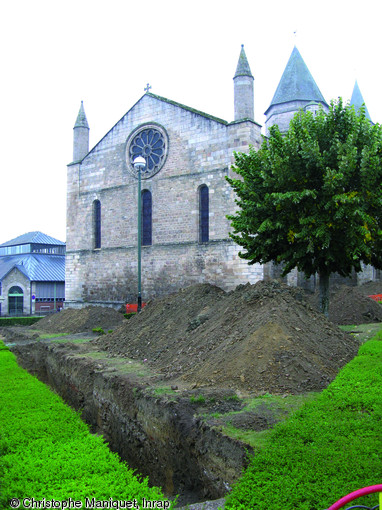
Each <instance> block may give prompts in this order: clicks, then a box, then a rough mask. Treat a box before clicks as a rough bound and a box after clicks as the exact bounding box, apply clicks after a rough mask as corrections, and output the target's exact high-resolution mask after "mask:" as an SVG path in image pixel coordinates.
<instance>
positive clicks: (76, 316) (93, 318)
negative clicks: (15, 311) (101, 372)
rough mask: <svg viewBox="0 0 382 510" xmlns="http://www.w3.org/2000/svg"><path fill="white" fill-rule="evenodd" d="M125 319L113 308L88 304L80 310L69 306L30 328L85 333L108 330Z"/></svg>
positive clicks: (53, 331)
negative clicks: (97, 329)
mask: <svg viewBox="0 0 382 510" xmlns="http://www.w3.org/2000/svg"><path fill="white" fill-rule="evenodd" d="M124 321H125V319H124V317H123V315H122V314H121V313H119V312H117V311H115V310H114V309H112V308H105V307H103V306H88V307H86V308H81V309H79V310H76V309H73V308H68V309H67V310H62V311H61V312H58V313H54V314H52V315H48V316H46V317H44V318H43V319H41V320H39V321H38V322H36V324H34V325H33V326H30V329H32V330H33V329H34V330H38V331H43V332H44V333H83V332H85V331H92V329H93V328H102V329H103V330H104V331H105V332H107V331H109V330H111V329H115V328H116V327H117V326H119V325H121V324H122V322H124Z"/></svg>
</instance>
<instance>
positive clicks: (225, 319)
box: [13, 280, 382, 396]
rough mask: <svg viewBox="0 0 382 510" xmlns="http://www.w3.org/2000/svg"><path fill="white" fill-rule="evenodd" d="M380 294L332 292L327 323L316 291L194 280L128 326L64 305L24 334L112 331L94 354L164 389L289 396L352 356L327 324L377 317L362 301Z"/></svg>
mask: <svg viewBox="0 0 382 510" xmlns="http://www.w3.org/2000/svg"><path fill="white" fill-rule="evenodd" d="M380 292H381V293H382V284H381V283H379V282H370V283H367V284H365V285H363V286H361V287H349V286H345V285H344V286H340V287H336V288H335V289H333V292H332V295H331V300H330V315H329V318H330V320H327V319H326V318H325V317H324V316H323V315H322V314H321V313H319V312H317V311H316V309H317V303H318V296H317V294H315V295H308V294H306V293H305V292H304V291H303V290H301V289H299V288H293V287H289V286H287V285H284V284H282V283H280V282H278V281H276V280H273V281H270V282H264V281H261V282H258V283H257V284H256V285H250V284H247V285H241V286H239V287H237V288H236V289H235V290H234V291H232V292H228V293H226V292H224V291H223V290H222V289H220V288H218V287H215V286H213V285H209V284H200V285H194V286H191V287H188V288H186V289H182V290H181V291H179V292H177V293H175V294H171V295H169V296H166V297H164V298H162V299H156V300H155V301H152V302H149V303H148V304H147V306H146V307H145V308H144V309H143V310H142V312H141V313H140V314H139V315H136V316H134V317H132V318H131V319H130V320H129V321H126V320H125V319H124V318H123V315H122V314H121V313H120V312H117V311H115V310H113V309H111V308H104V307H99V306H90V307H87V308H82V309H79V310H77V309H67V310H63V311H62V312H60V313H56V314H54V315H51V316H47V317H45V318H44V319H41V320H40V321H39V322H38V323H36V324H35V325H33V326H31V327H29V328H27V331H26V332H25V333H24V335H26V338H27V339H28V340H34V339H36V338H37V337H38V335H39V334H40V332H44V333H50V334H52V333H55V334H58V333H67V334H68V333H69V334H72V335H75V334H79V333H85V332H87V333H89V332H91V331H92V330H93V328H97V327H99V328H102V329H103V330H104V331H105V332H107V331H109V330H113V332H112V333H109V334H106V335H102V336H100V337H98V338H97V339H96V340H94V342H96V347H97V348H98V349H100V350H103V351H106V352H107V355H108V356H109V357H126V358H131V359H134V360H137V361H138V362H141V363H143V364H145V365H146V366H147V368H148V369H150V370H152V371H153V372H155V373H156V374H158V375H159V379H161V380H163V381H166V383H167V384H169V385H171V386H173V387H178V388H179V389H186V390H187V389H188V390H189V389H193V390H197V389H198V388H211V389H212V388H215V389H225V390H233V391H237V392H238V393H239V394H240V393H241V394H243V395H244V396H245V395H246V394H251V395H253V394H255V395H256V394H257V395H261V394H263V393H266V392H269V393H275V394H288V393H291V394H298V393H304V392H307V391H319V390H321V389H323V388H325V387H326V386H327V385H328V384H329V383H330V381H331V380H333V378H334V377H335V376H336V374H337V373H338V371H339V369H340V368H341V367H342V366H343V365H344V364H346V363H347V362H348V361H349V360H350V359H352V358H353V357H354V355H355V354H356V352H357V349H358V346H359V344H358V342H357V340H356V338H354V336H351V335H348V334H346V333H344V332H342V331H340V330H339V328H338V327H337V326H336V324H354V325H356V324H363V323H378V322H380V321H382V306H381V305H380V304H379V303H377V302H375V301H373V300H372V299H370V298H369V297H368V296H369V295H371V294H378V293H380ZM311 305H313V307H312V306H311ZM13 329H14V330H15V331H14V332H13V334H14V336H16V332H17V331H20V329H19V328H13ZM24 329H25V328H24ZM21 336H22V335H21ZM68 339H69V338H68Z"/></svg>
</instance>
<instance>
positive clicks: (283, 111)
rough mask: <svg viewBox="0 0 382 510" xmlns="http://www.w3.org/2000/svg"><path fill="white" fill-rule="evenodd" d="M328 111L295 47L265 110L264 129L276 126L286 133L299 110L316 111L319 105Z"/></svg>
mask: <svg viewBox="0 0 382 510" xmlns="http://www.w3.org/2000/svg"><path fill="white" fill-rule="evenodd" d="M320 104H321V105H322V106H323V108H324V109H325V110H327V109H328V104H327V103H326V101H325V99H324V96H323V95H322V94H321V91H320V89H319V88H318V86H317V84H316V82H315V80H314V78H313V76H312V75H311V73H310V71H309V69H308V67H307V65H306V64H305V62H304V59H303V58H302V56H301V54H300V52H299V51H298V49H297V47H296V46H295V47H294V48H293V51H292V53H291V56H290V57H289V60H288V63H287V65H286V67H285V70H284V72H283V75H282V77H281V80H280V82H279V84H278V86H277V89H276V92H275V94H274V96H273V99H272V101H271V104H270V105H269V108H268V109H267V110H266V112H265V115H266V121H265V124H266V127H267V129H269V127H270V126H271V125H273V124H278V125H279V128H280V130H281V131H282V132H285V131H287V129H288V127H289V122H290V121H291V119H292V118H293V116H294V114H295V113H296V112H297V111H298V110H299V109H300V108H306V107H307V106H308V105H309V109H311V110H313V111H314V110H316V109H318V108H319V105H320Z"/></svg>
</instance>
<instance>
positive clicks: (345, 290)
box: [307, 282, 382, 325]
mask: <svg viewBox="0 0 382 510" xmlns="http://www.w3.org/2000/svg"><path fill="white" fill-rule="evenodd" d="M381 293H382V283H381V282H368V283H365V284H364V285H361V286H359V287H349V286H348V285H341V286H336V287H333V289H332V291H331V293H330V301H329V319H330V320H331V321H332V322H334V323H335V324H343V325H346V324H367V323H373V322H382V305H380V304H379V303H377V302H376V301H374V300H372V299H371V298H370V297H368V296H370V295H373V294H381ZM307 300H308V301H309V303H310V304H311V305H312V306H313V307H314V308H317V309H318V300H319V295H318V292H316V293H315V294H314V295H311V296H307Z"/></svg>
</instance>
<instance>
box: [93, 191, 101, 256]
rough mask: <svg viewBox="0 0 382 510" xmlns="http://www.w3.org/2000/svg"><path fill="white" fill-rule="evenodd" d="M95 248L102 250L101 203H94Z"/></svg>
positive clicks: (95, 201)
mask: <svg viewBox="0 0 382 510" xmlns="http://www.w3.org/2000/svg"><path fill="white" fill-rule="evenodd" d="M93 248H94V249H95V250H96V249H99V248H101V202H100V201H99V200H94V202H93Z"/></svg>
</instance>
